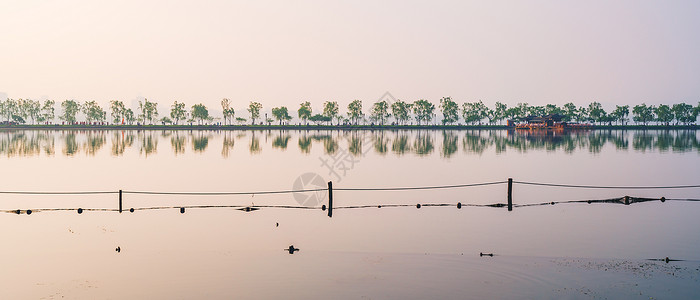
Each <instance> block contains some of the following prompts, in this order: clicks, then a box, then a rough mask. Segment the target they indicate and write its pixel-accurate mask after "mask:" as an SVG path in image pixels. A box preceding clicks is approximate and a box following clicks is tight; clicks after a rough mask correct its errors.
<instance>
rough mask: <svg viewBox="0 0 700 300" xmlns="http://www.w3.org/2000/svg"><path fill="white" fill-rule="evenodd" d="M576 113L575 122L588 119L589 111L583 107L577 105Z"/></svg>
mask: <svg viewBox="0 0 700 300" xmlns="http://www.w3.org/2000/svg"><path fill="white" fill-rule="evenodd" d="M577 112H578V113H577V114H576V121H577V122H582V121H588V120H589V119H590V118H589V116H588V115H589V111H588V109H586V108H585V107H579V108H578V109H577Z"/></svg>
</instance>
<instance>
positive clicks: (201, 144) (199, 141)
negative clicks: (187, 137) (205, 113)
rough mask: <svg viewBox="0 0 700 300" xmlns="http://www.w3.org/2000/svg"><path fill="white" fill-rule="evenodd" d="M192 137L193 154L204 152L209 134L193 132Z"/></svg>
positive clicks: (207, 144)
mask: <svg viewBox="0 0 700 300" xmlns="http://www.w3.org/2000/svg"><path fill="white" fill-rule="evenodd" d="M191 136H192V149H193V150H194V152H204V150H207V146H209V138H210V137H211V136H210V135H209V132H206V131H195V132H193V133H192V134H191Z"/></svg>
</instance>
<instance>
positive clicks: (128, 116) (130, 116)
mask: <svg viewBox="0 0 700 300" xmlns="http://www.w3.org/2000/svg"><path fill="white" fill-rule="evenodd" d="M124 120H126V123H127V124H129V125H132V124H134V122H136V118H135V117H134V111H133V110H131V108H127V109H126V110H125V111H124Z"/></svg>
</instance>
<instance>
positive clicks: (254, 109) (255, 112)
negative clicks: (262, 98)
mask: <svg viewBox="0 0 700 300" xmlns="http://www.w3.org/2000/svg"><path fill="white" fill-rule="evenodd" d="M262 107H263V106H262V104H260V103H258V102H250V104H249V105H248V112H249V113H250V119H251V121H252V124H253V125H255V119H257V118H260V110H261V109H262Z"/></svg>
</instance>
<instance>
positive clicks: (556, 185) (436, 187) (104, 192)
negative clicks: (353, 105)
mask: <svg viewBox="0 0 700 300" xmlns="http://www.w3.org/2000/svg"><path fill="white" fill-rule="evenodd" d="M507 182H508V181H505V180H504V181H493V182H483V183H468V184H453V185H437V186H417V187H386V188H335V189H334V190H335V191H409V190H414V191H415V190H435V189H452V188H465V187H477V186H488V185H496V184H505V183H507ZM513 183H516V184H523V185H534V186H546V187H563V188H583V189H630V190H632V189H688V188H700V185H673V186H597V185H575V184H558V183H542V182H528V181H515V180H514V181H513ZM327 190H328V189H326V188H316V189H301V190H281V191H257V192H163V191H129V190H123V191H122V194H139V195H170V196H231V195H256V194H257V195H270V194H290V193H308V192H321V191H327ZM118 193H119V191H77V192H76V191H73V192H70V191H66V192H57V191H46V192H43V191H39V192H35V191H0V194H15V195H98V194H118Z"/></svg>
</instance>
